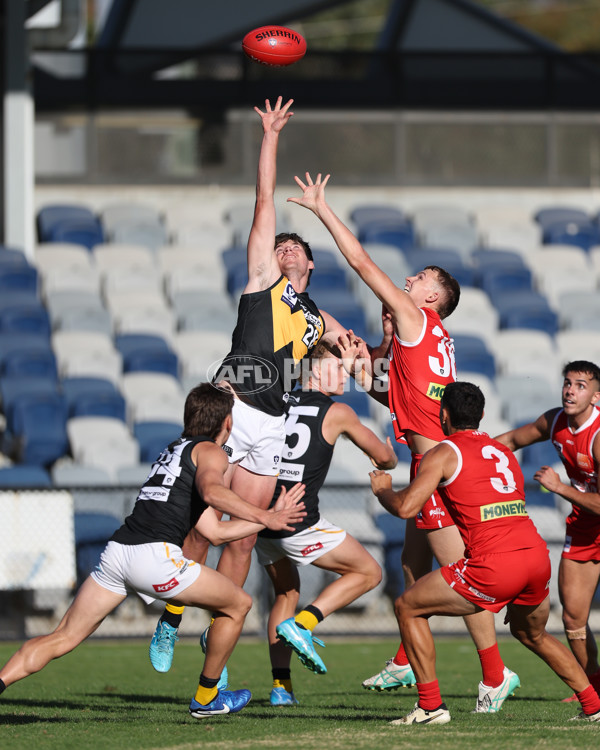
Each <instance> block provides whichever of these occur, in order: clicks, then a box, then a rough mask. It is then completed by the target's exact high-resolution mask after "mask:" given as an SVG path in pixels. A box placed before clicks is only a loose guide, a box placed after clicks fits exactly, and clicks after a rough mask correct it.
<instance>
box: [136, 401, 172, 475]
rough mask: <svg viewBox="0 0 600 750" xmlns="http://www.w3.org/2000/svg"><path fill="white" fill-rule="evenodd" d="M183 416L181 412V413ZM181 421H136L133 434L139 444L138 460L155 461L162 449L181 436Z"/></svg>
mask: <svg viewBox="0 0 600 750" xmlns="http://www.w3.org/2000/svg"><path fill="white" fill-rule="evenodd" d="M182 416H183V413H182ZM182 429H183V422H181V421H179V422H136V423H135V424H134V425H133V434H134V436H135V438H136V440H137V441H138V443H139V446H140V460H141V461H142V462H146V463H152V462H153V461H156V459H157V458H158V457H159V455H160V454H161V453H162V452H163V451H164V449H165V448H166V447H167V445H169V443H172V442H173V441H174V440H177V439H178V438H179V437H181V431H182Z"/></svg>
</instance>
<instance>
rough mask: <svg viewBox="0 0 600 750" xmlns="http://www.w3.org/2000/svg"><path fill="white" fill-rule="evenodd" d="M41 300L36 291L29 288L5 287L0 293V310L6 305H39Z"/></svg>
mask: <svg viewBox="0 0 600 750" xmlns="http://www.w3.org/2000/svg"><path fill="white" fill-rule="evenodd" d="M41 304H42V303H41V300H40V298H39V296H38V294H37V292H35V291H32V290H31V289H5V290H4V291H3V292H2V294H0V310H4V309H5V308H7V307H19V306H21V305H35V306H36V307H39V306H40V305H41Z"/></svg>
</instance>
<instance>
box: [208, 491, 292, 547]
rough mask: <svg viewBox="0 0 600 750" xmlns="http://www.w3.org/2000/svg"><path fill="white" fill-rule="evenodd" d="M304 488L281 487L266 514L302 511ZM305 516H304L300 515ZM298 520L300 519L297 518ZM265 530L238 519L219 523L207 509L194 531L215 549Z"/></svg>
mask: <svg viewBox="0 0 600 750" xmlns="http://www.w3.org/2000/svg"><path fill="white" fill-rule="evenodd" d="M304 492H305V486H304V485H303V484H295V485H294V486H293V487H292V488H291V489H290V490H289V492H286V490H285V488H283V487H282V489H281V494H280V496H279V497H278V499H277V502H276V503H275V505H274V507H273V508H272V509H270V510H268V511H267V513H271V514H273V513H276V512H278V511H281V510H294V509H295V510H298V511H299V512H300V511H302V510H303V508H304V503H300V500H301V499H302V497H304ZM302 515H306V514H302ZM298 520H300V518H298ZM264 528H265V526H264V524H260V523H252V522H251V521H242V520H240V519H237V518H236V519H231V520H229V521H221V520H220V518H219V516H218V515H217V513H216V511H215V509H214V508H212V507H211V508H207V509H206V510H205V511H204V513H202V515H201V516H200V518H199V519H198V523H197V524H196V530H197V531H198V532H199V533H200V534H202V536H203V537H205V538H206V539H208V541H209V542H210V543H211V544H212V545H213V546H215V547H218V546H219V545H221V544H226V543H227V542H233V541H235V540H236V539H243V538H244V537H246V536H250V535H251V534H257V533H258V532H259V531H262V530H263V529H264Z"/></svg>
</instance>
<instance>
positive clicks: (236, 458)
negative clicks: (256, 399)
mask: <svg viewBox="0 0 600 750" xmlns="http://www.w3.org/2000/svg"><path fill="white" fill-rule="evenodd" d="M232 416H233V429H232V431H231V435H230V436H229V438H228V440H227V442H226V443H225V445H224V446H223V450H224V451H225V452H226V453H227V457H228V458H229V463H230V464H234V463H239V464H240V466H243V467H244V468H245V469H248V471H252V472H253V473H254V474H261V475H263V476H267V477H276V476H277V475H278V474H279V460H280V458H281V452H282V450H283V446H284V444H285V415H283V414H282V415H281V416H280V417H273V416H271V415H270V414H265V413H264V412H262V411H260V409H255V408H254V407H253V406H249V405H248V404H245V403H244V402H243V401H240V399H239V398H236V399H234V402H233V412H232Z"/></svg>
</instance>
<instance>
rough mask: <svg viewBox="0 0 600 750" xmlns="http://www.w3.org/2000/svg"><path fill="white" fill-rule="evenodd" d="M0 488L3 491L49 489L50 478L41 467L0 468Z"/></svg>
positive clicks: (16, 466)
mask: <svg viewBox="0 0 600 750" xmlns="http://www.w3.org/2000/svg"><path fill="white" fill-rule="evenodd" d="M0 487H1V488H4V489H25V488H27V489H29V488H31V489H50V488H51V487H52V478H51V476H50V474H49V473H48V470H47V469H45V468H44V467H43V466H29V465H21V464H18V465H15V466H3V467H0Z"/></svg>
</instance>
